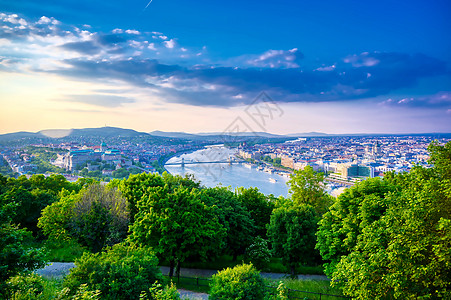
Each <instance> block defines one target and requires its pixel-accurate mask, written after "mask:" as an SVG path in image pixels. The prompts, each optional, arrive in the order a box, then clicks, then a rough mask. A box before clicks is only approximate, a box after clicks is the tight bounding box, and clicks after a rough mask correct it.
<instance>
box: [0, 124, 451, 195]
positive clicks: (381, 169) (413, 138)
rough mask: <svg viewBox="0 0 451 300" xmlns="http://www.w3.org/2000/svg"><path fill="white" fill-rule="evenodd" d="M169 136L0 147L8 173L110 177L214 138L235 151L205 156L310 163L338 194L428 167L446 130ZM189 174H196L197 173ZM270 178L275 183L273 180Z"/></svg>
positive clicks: (266, 166)
mask: <svg viewBox="0 0 451 300" xmlns="http://www.w3.org/2000/svg"><path fill="white" fill-rule="evenodd" d="M99 130H101V128H100V129H99ZM162 134H163V133H161V134H159V136H161V135H162ZM181 134H182V133H181ZM168 135H171V134H168ZM172 135H173V134H172ZM167 138H168V139H172V140H171V143H172V144H171V145H167V144H165V143H164V142H160V143H159V144H150V143H146V142H144V143H139V142H138V143H137V142H136V141H133V142H132V141H127V138H124V139H122V140H121V141H120V143H117V141H111V140H110V141H108V138H105V139H104V141H103V142H101V143H100V144H99V143H97V144H95V143H92V142H91V143H89V142H87V143H86V142H83V140H80V139H77V141H76V142H75V141H72V142H67V141H64V142H61V143H57V142H56V141H52V143H31V144H29V145H26V146H24V145H21V146H13V147H11V146H7V145H6V146H3V147H2V148H1V154H2V156H3V160H4V162H6V164H7V166H9V168H10V173H15V174H17V176H20V175H27V176H28V177H30V176H31V175H33V174H40V173H42V174H46V176H48V175H50V174H53V173H58V174H63V175H64V176H65V177H66V179H68V180H69V181H76V180H78V178H83V177H88V178H89V177H92V178H96V179H99V180H102V181H110V180H111V179H113V178H118V179H123V178H127V177H128V176H129V175H130V174H139V173H142V172H146V173H158V172H160V173H162V172H164V171H167V169H166V168H165V164H166V163H167V161H168V160H169V159H171V158H172V160H171V162H172V163H171V164H168V165H167V166H169V165H174V164H175V165H177V164H179V165H181V164H182V161H180V159H179V160H177V156H178V155H181V154H186V153H190V152H194V151H196V150H197V151H199V150H201V149H205V147H207V148H208V147H209V146H210V145H212V144H214V145H216V146H218V145H219V146H221V145H222V146H224V147H228V148H230V149H234V150H235V151H234V154H233V155H229V156H223V157H215V158H213V157H210V158H207V161H208V160H210V161H211V160H215V161H221V160H222V161H223V162H225V161H226V160H228V161H229V164H232V163H234V164H242V165H243V166H244V167H247V168H256V170H259V171H261V172H266V173H269V174H278V175H281V176H284V177H286V178H289V177H290V174H291V173H292V172H293V171H294V170H303V169H305V167H307V166H309V167H311V168H312V169H313V170H314V171H316V172H322V173H324V174H325V176H326V177H325V178H326V182H327V184H328V188H329V190H330V192H331V193H332V194H333V195H335V196H336V195H338V194H337V191H336V189H338V188H341V189H340V190H339V192H342V191H343V190H344V189H343V188H345V187H349V186H352V185H353V184H354V183H355V182H358V181H362V180H364V179H367V178H374V177H381V178H382V177H383V176H384V174H385V173H388V172H392V171H393V172H395V173H404V172H409V171H410V170H411V169H412V168H413V167H414V166H423V167H426V168H428V167H430V165H429V164H428V160H429V153H428V150H427V148H428V146H429V144H430V143H431V142H432V141H438V142H439V143H444V144H445V143H447V142H448V141H450V137H449V135H446V134H442V135H433V134H430V135H410V136H409V135H405V136H403V135H402V136H390V135H387V136H339V137H335V136H328V137H299V138H296V137H281V136H278V137H277V139H276V140H274V141H271V142H269V143H268V142H266V141H262V142H255V141H253V142H250V143H249V144H248V143H247V141H246V139H245V138H244V140H243V141H241V142H239V143H237V142H235V145H224V144H221V142H223V141H224V140H223V137H218V136H217V137H213V138H212V139H211V138H208V136H207V138H205V136H204V137H198V138H197V139H195V140H187V139H177V138H173V137H167ZM280 139H282V140H283V142H281V141H280ZM105 141H106V142H108V144H107V143H106V142H105ZM30 147H31V148H30ZM33 149H39V150H40V151H41V152H42V151H44V152H47V153H51V154H52V155H50V156H48V158H47V160H46V161H44V162H43V163H44V164H46V165H47V166H48V168H47V169H45V168H44V169H42V163H41V164H35V163H33V161H36V158H37V157H39V153H36V152H35V151H34V150H33ZM174 159H175V160H174ZM231 159H232V160H231ZM174 161H179V162H178V163H174ZM204 162H205V161H204ZM185 163H189V162H188V161H185V162H184V163H183V164H185ZM190 163H193V162H190ZM4 164H5V163H4ZM54 167H56V168H54ZM193 175H194V176H195V177H196V174H195V173H194V174H193ZM269 179H270V180H271V182H273V183H275V182H276V181H277V180H276V179H273V178H269ZM218 182H220V179H219V180H218ZM242 184H243V183H242ZM283 184H285V182H284V183H283ZM284 196H287V195H284Z"/></svg>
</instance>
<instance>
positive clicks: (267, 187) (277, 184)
mask: <svg viewBox="0 0 451 300" xmlns="http://www.w3.org/2000/svg"><path fill="white" fill-rule="evenodd" d="M236 152H237V149H236V148H225V147H221V146H212V147H206V148H205V149H201V150H198V151H195V152H192V153H187V154H182V155H179V156H175V157H172V158H171V159H170V160H168V161H167V162H166V165H165V168H166V169H167V170H168V172H169V173H171V174H174V175H175V174H178V175H182V176H184V175H185V174H193V175H194V177H195V179H196V180H199V181H200V182H201V184H202V185H205V186H207V187H215V186H217V185H222V186H231V187H232V189H235V188H237V187H241V186H242V187H246V188H248V187H257V188H258V189H259V190H260V191H261V192H262V193H264V194H267V195H269V194H273V195H274V196H276V197H278V196H284V197H286V196H287V195H288V186H287V184H286V183H287V181H288V178H287V177H285V176H281V175H278V174H275V173H272V174H271V173H268V172H264V171H262V170H260V171H259V170H257V168H256V167H255V166H252V167H251V166H250V165H249V164H242V163H236V162H235V163H233V162H232V164H231V165H230V164H228V163H214V164H210V163H200V164H190V163H191V162H195V163H197V162H209V161H227V159H228V158H229V157H234V155H235V153H236ZM182 159H183V160H184V162H185V166H184V167H182V166H181V165H168V164H171V163H181V161H182Z"/></svg>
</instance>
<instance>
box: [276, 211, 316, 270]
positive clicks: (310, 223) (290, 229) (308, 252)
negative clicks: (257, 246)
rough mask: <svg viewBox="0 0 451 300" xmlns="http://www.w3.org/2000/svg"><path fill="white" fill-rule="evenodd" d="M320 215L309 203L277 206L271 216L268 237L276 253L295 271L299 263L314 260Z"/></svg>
mask: <svg viewBox="0 0 451 300" xmlns="http://www.w3.org/2000/svg"><path fill="white" fill-rule="evenodd" d="M317 223H318V217H317V215H316V213H315V211H314V209H313V208H312V207H311V206H310V205H295V204H292V205H291V206H284V207H279V208H277V209H275V210H274V211H273V213H272V215H271V222H270V224H269V227H268V236H269V238H270V240H271V244H272V247H273V251H274V254H275V255H276V256H278V257H281V258H282V263H283V264H284V265H285V266H286V267H287V268H288V269H289V270H290V273H291V275H292V276H295V275H296V274H295V273H296V266H298V265H299V264H307V263H310V262H312V261H313V260H314V259H315V249H314V248H315V243H316V238H315V233H316V229H317Z"/></svg>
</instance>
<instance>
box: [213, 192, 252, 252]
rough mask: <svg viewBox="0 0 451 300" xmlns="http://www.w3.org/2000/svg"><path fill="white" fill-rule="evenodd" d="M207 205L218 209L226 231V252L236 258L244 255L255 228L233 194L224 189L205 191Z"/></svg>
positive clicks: (247, 213)
mask: <svg viewBox="0 0 451 300" xmlns="http://www.w3.org/2000/svg"><path fill="white" fill-rule="evenodd" d="M205 194H206V195H208V196H209V197H206V198H205V199H206V201H207V202H208V203H207V204H208V205H209V206H213V205H216V206H217V207H218V216H219V221H220V223H221V224H222V225H223V226H224V228H225V229H226V230H227V237H226V248H225V249H226V251H227V252H228V253H230V254H232V255H233V259H234V260H236V259H237V256H238V255H240V254H243V253H244V250H245V249H246V247H248V246H249V245H250V244H251V242H252V237H253V235H254V231H255V226H254V221H253V220H252V218H251V216H250V214H249V212H248V211H247V210H246V208H244V206H243V205H242V204H241V202H239V201H238V199H237V198H236V196H235V194H234V193H233V192H232V191H230V189H228V188H226V187H214V188H208V189H205Z"/></svg>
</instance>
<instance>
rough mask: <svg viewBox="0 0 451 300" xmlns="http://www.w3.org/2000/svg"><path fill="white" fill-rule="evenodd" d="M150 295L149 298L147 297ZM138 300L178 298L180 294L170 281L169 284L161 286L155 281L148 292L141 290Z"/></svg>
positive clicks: (176, 299)
mask: <svg viewBox="0 0 451 300" xmlns="http://www.w3.org/2000/svg"><path fill="white" fill-rule="evenodd" d="M149 296H150V298H149ZM139 299H140V300H149V299H153V300H180V295H179V293H178V292H177V288H176V287H175V285H174V284H173V283H172V282H171V285H170V286H165V287H164V288H162V286H161V284H159V283H157V282H155V283H154V284H153V285H152V287H151V288H150V289H149V293H146V292H144V291H143V292H141V295H140V296H139Z"/></svg>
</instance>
